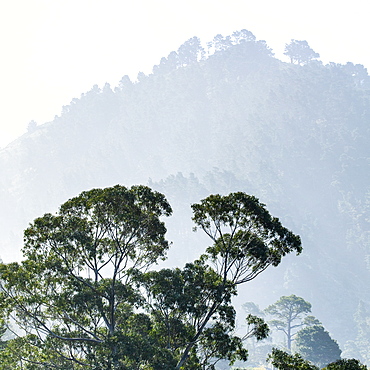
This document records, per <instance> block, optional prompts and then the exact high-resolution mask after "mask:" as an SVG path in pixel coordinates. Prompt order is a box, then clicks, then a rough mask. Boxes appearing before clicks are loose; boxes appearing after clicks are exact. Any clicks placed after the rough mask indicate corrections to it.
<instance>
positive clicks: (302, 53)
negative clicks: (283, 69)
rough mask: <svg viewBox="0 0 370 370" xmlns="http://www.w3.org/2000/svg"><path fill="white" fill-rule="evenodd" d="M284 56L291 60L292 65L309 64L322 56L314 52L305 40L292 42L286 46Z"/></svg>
mask: <svg viewBox="0 0 370 370" xmlns="http://www.w3.org/2000/svg"><path fill="white" fill-rule="evenodd" d="M284 55H286V56H288V57H289V58H290V62H291V63H297V64H307V63H309V62H310V61H312V60H313V59H317V58H319V57H320V54H318V53H316V52H314V51H313V49H311V48H310V46H309V45H308V43H307V41H305V40H302V41H300V40H293V39H292V40H291V42H290V44H285V51H284Z"/></svg>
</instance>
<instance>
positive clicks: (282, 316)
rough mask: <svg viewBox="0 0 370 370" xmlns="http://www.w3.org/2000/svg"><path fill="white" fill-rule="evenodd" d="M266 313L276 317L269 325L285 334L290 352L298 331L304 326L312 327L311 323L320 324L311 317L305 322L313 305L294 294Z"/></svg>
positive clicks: (274, 305) (283, 298)
mask: <svg viewBox="0 0 370 370" xmlns="http://www.w3.org/2000/svg"><path fill="white" fill-rule="evenodd" d="M265 312H266V313H267V314H268V315H270V316H272V317H274V319H273V320H270V321H269V324H270V325H271V326H272V327H274V328H275V329H277V330H279V331H282V332H283V333H284V334H285V336H286V339H287V348H288V351H289V352H290V350H291V347H292V341H293V337H294V335H295V334H296V332H297V329H298V328H300V327H302V326H303V325H310V324H311V322H313V323H317V322H318V321H315V320H316V319H315V318H314V317H312V316H309V320H306V321H304V318H305V316H307V314H308V313H309V312H311V303H309V302H307V301H305V300H304V299H303V298H301V297H297V296H296V295H294V294H292V295H290V296H283V297H280V298H279V299H278V300H277V301H276V302H275V303H274V304H272V305H270V306H268V307H267V308H266V309H265Z"/></svg>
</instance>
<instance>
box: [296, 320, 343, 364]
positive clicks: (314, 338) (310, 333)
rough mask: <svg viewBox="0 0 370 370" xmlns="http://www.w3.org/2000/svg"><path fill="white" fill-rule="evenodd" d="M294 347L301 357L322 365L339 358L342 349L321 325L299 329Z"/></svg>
mask: <svg viewBox="0 0 370 370" xmlns="http://www.w3.org/2000/svg"><path fill="white" fill-rule="evenodd" d="M295 344H296V349H297V351H298V353H300V354H301V355H302V357H303V358H304V359H306V360H308V361H311V362H313V363H314V364H315V365H317V366H320V367H323V366H326V365H327V364H329V363H331V362H334V361H337V360H339V359H340V355H341V353H342V351H341V350H340V348H339V346H338V343H337V342H336V341H335V340H334V339H332V338H331V337H330V334H329V333H328V332H327V331H325V329H324V327H323V326H321V325H314V326H309V327H306V328H303V329H301V330H300V331H299V332H298V333H297V336H296V339H295Z"/></svg>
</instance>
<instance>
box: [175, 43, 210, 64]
mask: <svg viewBox="0 0 370 370" xmlns="http://www.w3.org/2000/svg"><path fill="white" fill-rule="evenodd" d="M204 54H205V51H204V49H203V47H202V45H201V43H200V39H199V38H198V37H192V38H191V39H189V40H187V41H186V42H184V43H183V44H182V45H181V46H180V47H179V49H178V50H177V55H178V59H179V63H180V65H182V66H187V65H190V64H194V63H196V62H197V61H198V60H199V59H202V58H203V57H204Z"/></svg>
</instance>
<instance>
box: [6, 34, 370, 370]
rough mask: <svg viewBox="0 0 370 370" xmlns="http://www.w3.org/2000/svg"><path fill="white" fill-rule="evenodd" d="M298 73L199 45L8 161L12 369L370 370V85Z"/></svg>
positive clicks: (11, 149)
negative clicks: (369, 367)
mask: <svg viewBox="0 0 370 370" xmlns="http://www.w3.org/2000/svg"><path fill="white" fill-rule="evenodd" d="M285 56H286V57H287V58H286V60H287V61H286V62H284V61H281V60H279V59H277V58H276V57H274V53H273V51H272V49H271V48H269V46H268V45H267V44H266V42H265V41H262V40H257V39H256V37H255V36H254V35H253V34H252V33H251V32H250V31H247V30H241V31H235V32H234V33H233V34H232V35H230V36H222V35H216V36H215V37H214V39H213V40H212V41H210V42H208V43H203V42H201V40H199V39H198V38H197V37H193V38H191V39H189V40H188V41H186V42H185V43H184V44H182V45H181V46H179V48H178V50H177V51H172V52H171V53H170V54H169V55H168V56H167V57H163V58H162V59H161V60H160V62H159V63H158V65H155V66H153V69H152V72H151V73H149V74H144V73H142V72H140V73H139V74H138V76H137V79H136V80H134V81H132V80H131V79H130V78H129V77H128V76H127V75H125V76H123V77H122V79H121V80H120V82H119V84H118V86H116V87H111V86H110V85H109V84H105V86H102V87H99V86H97V85H95V86H93V87H92V89H91V90H90V91H88V92H86V93H83V94H81V96H80V97H79V98H74V99H72V101H71V102H70V104H69V105H67V106H64V107H63V109H62V111H61V112H60V114H59V115H56V116H55V118H54V119H53V120H52V121H51V122H47V123H43V124H38V123H36V122H34V121H31V122H30V123H29V125H28V129H27V133H25V134H24V135H23V136H21V137H19V138H18V139H17V140H15V141H13V142H12V143H11V144H9V145H8V146H7V147H5V148H4V149H1V150H0V172H1V177H0V204H1V209H0V212H1V213H0V220H1V222H0V257H1V261H2V263H1V264H0V294H1V300H0V302H1V304H0V335H1V340H0V369H4V370H8V369H15V370H21V369H22V370H39V369H40V370H41V369H48V370H51V369H61V370H72V369H73V370H80V369H94V370H100V369H101V370H121V369H132V370H136V369H137V370H176V369H178V370H180V369H182V370H206V369H207V370H212V369H213V370H226V369H256V370H257V369H260V370H261V369H281V370H286V369H327V370H335V369H367V366H370V271H369V270H370V228H369V223H370V171H369V161H370V145H369V143H370V126H369V122H370V77H369V76H368V73H367V70H366V69H365V68H364V67H363V66H362V65H359V64H353V63H351V62H348V63H346V64H336V63H328V64H324V63H322V62H321V61H320V55H319V53H317V52H316V51H314V50H313V49H312V48H311V47H310V46H309V44H308V43H307V41H304V40H291V41H290V42H288V43H287V44H286V45H285ZM123 72H124V71H123Z"/></svg>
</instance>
